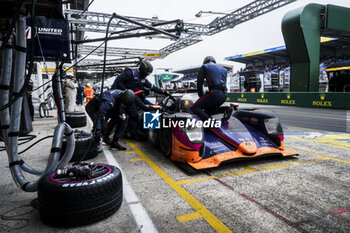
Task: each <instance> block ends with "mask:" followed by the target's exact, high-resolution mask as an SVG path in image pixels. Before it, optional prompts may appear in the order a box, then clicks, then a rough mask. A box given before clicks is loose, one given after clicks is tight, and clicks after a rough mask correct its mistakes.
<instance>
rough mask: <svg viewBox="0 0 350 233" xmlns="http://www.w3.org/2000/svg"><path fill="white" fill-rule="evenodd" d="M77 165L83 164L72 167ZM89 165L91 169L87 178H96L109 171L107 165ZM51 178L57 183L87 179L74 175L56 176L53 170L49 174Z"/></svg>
mask: <svg viewBox="0 0 350 233" xmlns="http://www.w3.org/2000/svg"><path fill="white" fill-rule="evenodd" d="M77 166H83V165H76V166H73V167H77ZM89 167H90V169H91V177H90V178H89V180H95V179H98V178H100V177H103V176H105V175H107V174H109V173H110V172H111V168H110V167H109V166H106V165H101V164H95V165H89ZM66 169H68V168H66ZM51 180H53V181H55V182H57V183H77V182H81V181H88V180H86V179H81V178H80V177H74V176H69V177H58V176H57V175H56V172H54V173H53V174H52V175H51Z"/></svg>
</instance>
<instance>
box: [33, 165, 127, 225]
mask: <svg viewBox="0 0 350 233" xmlns="http://www.w3.org/2000/svg"><path fill="white" fill-rule="evenodd" d="M76 166H84V165H80V164H79V165H76ZM90 166H91V167H92V168H93V169H91V174H92V178H91V177H90V179H77V177H64V178H62V177H61V178H60V177H58V176H56V175H57V174H56V172H53V173H50V174H48V175H45V176H43V177H42V178H41V179H40V181H39V184H38V199H37V200H38V210H39V214H40V218H41V220H42V221H43V222H44V223H45V224H47V225H50V226H54V227H73V226H82V225H86V224H91V223H94V222H97V221H100V220H102V219H105V218H107V217H108V216H110V215H112V214H113V213H114V212H115V211H117V210H118V209H119V208H120V206H121V204H122V200H123V184H122V175H121V172H120V170H119V169H118V168H117V167H114V166H111V165H108V164H94V165H89V167H90ZM73 167H74V166H73ZM68 168H72V167H66V168H64V169H68ZM64 169H63V170H64Z"/></svg>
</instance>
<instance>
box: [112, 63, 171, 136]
mask: <svg viewBox="0 0 350 233" xmlns="http://www.w3.org/2000/svg"><path fill="white" fill-rule="evenodd" d="M152 72H153V66H152V65H151V63H150V62H148V61H146V60H142V61H141V64H140V66H139V68H137V69H134V68H129V67H127V68H125V70H124V71H123V73H121V74H120V75H119V76H118V77H117V78H116V79H115V80H114V83H113V85H112V89H120V90H125V89H131V90H133V91H134V92H135V93H137V92H138V91H143V90H147V89H149V90H151V91H154V92H156V93H158V94H164V95H170V93H169V92H167V91H164V90H162V89H160V88H158V87H156V86H154V85H153V84H151V83H150V82H149V81H148V80H147V79H146V77H147V76H148V75H149V74H151V73H152ZM136 103H138V106H139V107H140V108H141V109H143V110H148V107H149V105H150V102H147V99H145V98H140V96H139V95H136V97H135V103H133V104H132V105H130V107H129V108H128V109H127V110H126V112H127V113H128V115H129V117H130V118H129V129H130V135H131V136H130V139H135V140H140V137H139V136H138V135H137V118H138V114H137V107H136ZM146 107H147V108H146Z"/></svg>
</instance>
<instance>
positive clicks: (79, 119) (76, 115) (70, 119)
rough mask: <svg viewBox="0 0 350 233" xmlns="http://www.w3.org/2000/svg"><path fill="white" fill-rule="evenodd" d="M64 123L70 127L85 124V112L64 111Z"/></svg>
mask: <svg viewBox="0 0 350 233" xmlns="http://www.w3.org/2000/svg"><path fill="white" fill-rule="evenodd" d="M66 123H67V124H68V125H70V127H72V128H79V127H84V126H86V115H85V112H66Z"/></svg>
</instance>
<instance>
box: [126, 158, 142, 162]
mask: <svg viewBox="0 0 350 233" xmlns="http://www.w3.org/2000/svg"><path fill="white" fill-rule="evenodd" d="M142 160H143V159H130V160H129V161H130V162H136V161H142Z"/></svg>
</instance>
